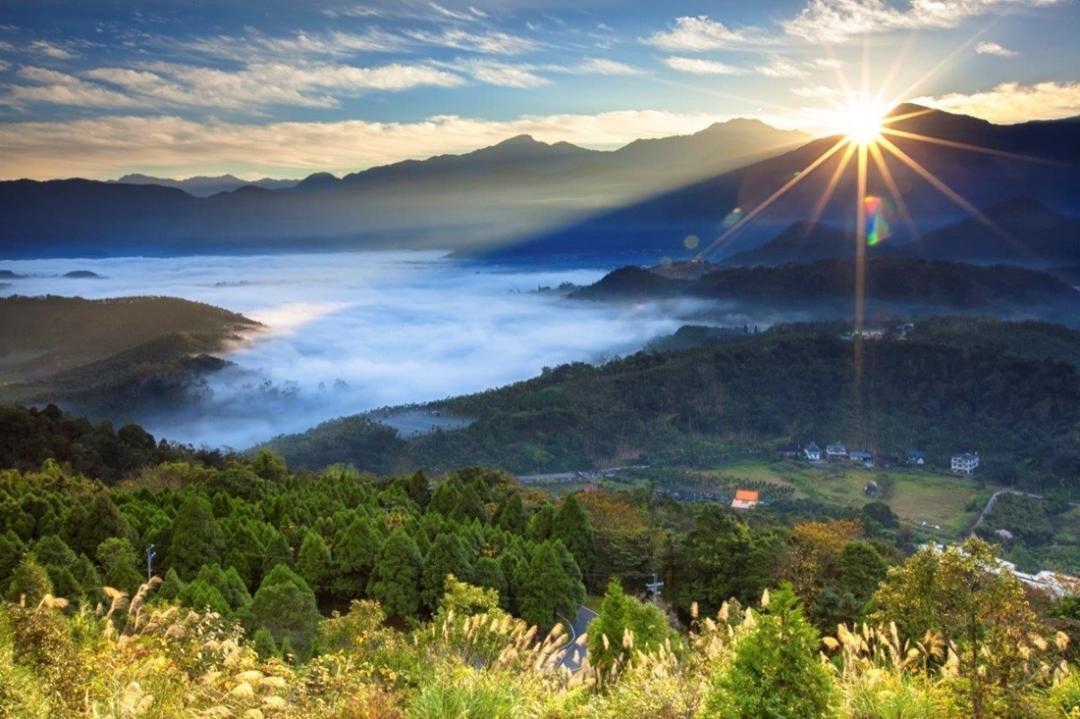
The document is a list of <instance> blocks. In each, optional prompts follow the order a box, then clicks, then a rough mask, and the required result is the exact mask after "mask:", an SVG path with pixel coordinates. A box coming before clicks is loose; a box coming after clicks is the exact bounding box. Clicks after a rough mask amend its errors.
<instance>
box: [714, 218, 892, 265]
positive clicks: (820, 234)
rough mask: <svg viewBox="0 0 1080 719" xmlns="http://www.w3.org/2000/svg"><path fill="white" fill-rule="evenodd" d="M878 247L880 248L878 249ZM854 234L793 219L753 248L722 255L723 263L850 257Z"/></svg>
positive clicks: (873, 249)
mask: <svg viewBox="0 0 1080 719" xmlns="http://www.w3.org/2000/svg"><path fill="white" fill-rule="evenodd" d="M879 248H880V249H879ZM891 248H892V246H891V245H889V246H887V248H886V247H881V246H878V247H868V248H867V250H868V253H869V254H879V253H881V252H882V250H885V249H891ZM854 257H855V237H854V235H852V234H850V233H847V232H844V231H842V230H838V229H836V228H835V227H830V226H828V225H823V224H819V223H815V224H811V223H809V222H796V223H793V224H792V225H790V226H788V228H787V229H785V230H784V231H783V232H781V233H780V234H779V235H777V236H776V237H774V238H773V239H771V240H769V241H768V242H766V243H765V244H764V245H761V246H760V247H756V248H754V249H752V250H744V251H742V252H738V253H736V254H734V255H731V256H730V257H727V258H725V260H724V264H726V265H783V264H786V263H788V262H810V261H813V260H828V259H852V258H854Z"/></svg>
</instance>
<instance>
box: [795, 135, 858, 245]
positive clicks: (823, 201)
mask: <svg viewBox="0 0 1080 719" xmlns="http://www.w3.org/2000/svg"><path fill="white" fill-rule="evenodd" d="M854 153H855V143H854V142H848V143H847V145H846V146H845V147H844V154H843V155H842V156H841V158H840V163H839V164H838V165H837V166H836V170H834V171H833V174H832V177H830V178H829V182H828V184H827V185H825V192H823V193H822V195H821V198H820V199H819V200H818V201H817V204H816V205H814V211H813V213H812V214H811V215H810V221H809V222H808V223H807V224H806V232H805V233H804V234H803V237H804V238H805V237H806V236H807V235H809V234H810V229H811V228H812V227H813V226H814V224H816V223H817V221H818V218H820V217H821V213H822V212H824V211H825V205H827V204H829V200H830V199H832V196H833V193H834V192H835V191H836V186H837V185H838V184H840V177H841V175H843V174H844V170H846V169H847V166H848V164H850V162H851V156H852V155H853V154H854Z"/></svg>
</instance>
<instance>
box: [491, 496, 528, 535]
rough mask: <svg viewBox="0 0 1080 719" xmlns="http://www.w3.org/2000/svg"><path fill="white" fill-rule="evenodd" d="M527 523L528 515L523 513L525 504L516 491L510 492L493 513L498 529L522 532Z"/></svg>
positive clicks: (516, 532)
mask: <svg viewBox="0 0 1080 719" xmlns="http://www.w3.org/2000/svg"><path fill="white" fill-rule="evenodd" d="M527 523H528V515H527V514H526V513H525V504H524V503H523V502H522V501H521V495H520V494H519V493H517V492H512V493H510V495H509V496H507V497H506V499H504V500H503V503H502V504H501V505H500V506H499V511H498V512H497V513H496V515H495V524H496V525H497V526H498V527H499V528H500V529H505V530H506V531H507V532H513V533H514V534H524V532H525V527H526V525H527Z"/></svg>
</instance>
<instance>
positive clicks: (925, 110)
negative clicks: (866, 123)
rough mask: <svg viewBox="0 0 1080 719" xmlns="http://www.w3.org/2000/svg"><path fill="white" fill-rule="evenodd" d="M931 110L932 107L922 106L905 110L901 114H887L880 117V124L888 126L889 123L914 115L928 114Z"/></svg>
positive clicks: (913, 116) (910, 117)
mask: <svg viewBox="0 0 1080 719" xmlns="http://www.w3.org/2000/svg"><path fill="white" fill-rule="evenodd" d="M933 111H934V110H933V108H930V107H924V108H922V109H921V110H913V111H911V112H905V113H903V114H901V115H889V116H888V117H885V118H882V120H881V124H882V125H883V126H885V127H888V126H889V125H892V124H895V123H897V122H902V121H904V120H910V119H912V118H915V117H922V116H923V115H929V114H930V113H931V112H933Z"/></svg>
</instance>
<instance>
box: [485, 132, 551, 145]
mask: <svg viewBox="0 0 1080 719" xmlns="http://www.w3.org/2000/svg"><path fill="white" fill-rule="evenodd" d="M534 145H544V146H547V143H546V142H540V141H539V140H537V139H536V138H535V137H533V136H532V135H528V134H525V133H522V134H520V135H514V136H513V137H508V138H506V139H505V140H503V141H502V142H496V143H495V144H494V145H493V146H492V147H529V146H534Z"/></svg>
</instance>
